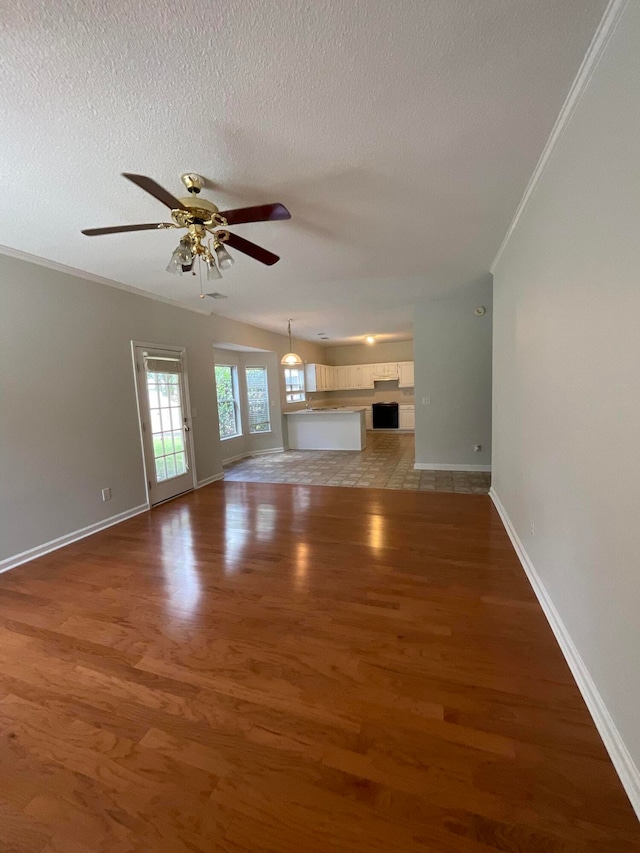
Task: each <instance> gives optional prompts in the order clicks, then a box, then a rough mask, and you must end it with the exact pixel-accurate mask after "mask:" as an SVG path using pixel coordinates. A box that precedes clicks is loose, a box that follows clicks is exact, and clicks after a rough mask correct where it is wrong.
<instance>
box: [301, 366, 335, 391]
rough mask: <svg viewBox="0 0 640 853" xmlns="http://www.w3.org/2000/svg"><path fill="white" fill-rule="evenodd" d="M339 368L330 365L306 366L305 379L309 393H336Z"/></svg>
mask: <svg viewBox="0 0 640 853" xmlns="http://www.w3.org/2000/svg"><path fill="white" fill-rule="evenodd" d="M336 370H337V368H335V367H330V366H329V365H328V364H305V367H304V377H305V382H306V389H307V391H309V392H311V391H335V389H336V388H337V387H338V386H337V384H336V378H335V372H336Z"/></svg>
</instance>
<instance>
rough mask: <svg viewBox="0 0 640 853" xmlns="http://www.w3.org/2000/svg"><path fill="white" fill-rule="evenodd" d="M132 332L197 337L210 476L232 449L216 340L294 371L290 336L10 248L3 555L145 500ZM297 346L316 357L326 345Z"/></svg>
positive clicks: (5, 264)
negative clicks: (227, 446)
mask: <svg viewBox="0 0 640 853" xmlns="http://www.w3.org/2000/svg"><path fill="white" fill-rule="evenodd" d="M132 340H137V341H144V342H147V343H155V344H165V345H174V346H184V347H186V350H187V359H188V370H189V387H190V396H191V404H192V406H193V407H194V408H195V409H196V411H197V416H196V417H194V419H193V438H194V444H195V464H196V470H197V476H198V479H199V480H205V479H207V478H209V477H213V476H216V475H217V474H219V473H221V471H222V459H223V457H224V455H225V453H224V448H223V446H222V445H221V442H220V440H219V436H218V420H217V412H216V403H215V380H214V356H213V345H214V342H233V343H236V344H242V345H244V346H250V347H258V348H263V349H265V350H269V351H271V352H272V353H275V355H273V354H272V355H271V356H270V359H271V371H270V373H272V374H273V373H275V374H276V375H277V377H278V378H277V385H276V386H275V388H276V389H277V388H278V386H280V385H281V383H282V382H283V377H282V372H281V370H279V365H278V363H277V362H278V360H279V358H280V357H281V356H282V355H283V354H284V353H285V352H286V351H287V350H288V341H287V338H286V336H282V335H276V334H273V333H270V332H265V331H263V330H261V329H256V328H254V327H252V326H248V325H246V324H243V323H237V322H234V321H230V320H226V319H225V318H222V317H219V316H215V315H204V314H198V313H195V312H192V311H187V310H184V309H181V308H177V307H174V306H172V305H168V304H165V303H162V302H159V301H156V300H152V299H148V298H145V297H144V296H139V295H136V294H133V293H129V292H127V291H124V290H121V289H118V288H115V287H109V286H106V285H104V284H98V283H96V282H93V281H88V280H86V279H82V278H78V277H76V276H74V275H70V274H68V273H65V272H60V271H57V270H53V269H49V268H47V267H44V266H41V265H37V264H33V263H28V262H26V261H24V260H17V259H15V258H11V257H8V256H0V364H1V365H2V369H1V370H0V383H1V384H0V392H1V394H0V565H1V561H2V560H7V559H8V558H10V557H13V556H14V555H16V554H18V553H21V552H23V551H25V550H28V549H31V548H34V547H38V546H41V545H43V544H44V543H46V542H49V541H51V540H53V539H56V538H57V537H61V536H66V535H69V534H71V533H73V532H74V531H77V530H80V529H81V528H84V527H87V526H89V525H92V524H96V523H99V522H101V521H103V520H105V519H107V518H109V517H111V516H114V515H117V514H119V513H122V512H126V511H129V510H131V509H132V508H134V507H137V506H140V505H142V504H144V502H145V500H146V493H145V483H144V473H143V471H144V469H143V465H142V454H141V449H140V436H139V428H138V418H137V408H136V396H135V385H134V379H133V369H132V359H131V341H132ZM295 347H296V349H297V350H298V351H299V352H300V354H301V355H302V356H303V357H304V358H306V359H308V360H316V359H318V358H319V356H320V355H321V352H322V351H321V348H320V347H319V346H317V345H315V344H309V343H307V342H302V341H297V340H296V342H295ZM277 403H278V407H277V409H278V411H277V413H276V414H275V415H274V424H276V425H277V424H279V428H280V433H279V435H276V436H275V437H276V439H277V440H279V443H280V445H282V442H283V441H284V440H286V437H285V436H283V435H282V430H283V427H282V421H283V420H284V418H282V417H280V412H279V408H280V396H279V394H278V400H277ZM107 486H108V487H109V488H111V492H112V499H111V500H110V501H108V502H106V503H105V502H103V501H102V498H101V494H100V492H101V489H102V488H104V487H107Z"/></svg>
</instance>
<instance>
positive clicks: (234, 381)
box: [214, 364, 244, 441]
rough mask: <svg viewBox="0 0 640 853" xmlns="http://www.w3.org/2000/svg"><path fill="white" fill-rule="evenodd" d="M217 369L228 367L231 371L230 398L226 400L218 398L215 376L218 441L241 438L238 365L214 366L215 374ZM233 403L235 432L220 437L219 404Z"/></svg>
mask: <svg viewBox="0 0 640 853" xmlns="http://www.w3.org/2000/svg"><path fill="white" fill-rule="evenodd" d="M219 367H228V368H229V370H231V389H232V397H231V398H229V399H226V400H220V396H219V394H218V388H219V385H218V377H217V375H216V406H217V410H218V437H219V438H220V441H229V440H230V439H232V438H242V436H243V435H244V433H243V431H242V412H241V409H240V386H239V381H238V365H237V364H215V365H214V368H215V370H216V372H217V370H218V368H219ZM221 402H222V403H233V413H234V416H235V425H236V431H235V433H234V434H233V435H221V433H220V428H221V423H222V422H221V420H220V403H221Z"/></svg>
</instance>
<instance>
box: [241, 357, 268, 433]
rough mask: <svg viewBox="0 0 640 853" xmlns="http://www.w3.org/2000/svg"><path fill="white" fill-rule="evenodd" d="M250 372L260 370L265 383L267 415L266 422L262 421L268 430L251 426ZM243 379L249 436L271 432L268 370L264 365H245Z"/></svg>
mask: <svg viewBox="0 0 640 853" xmlns="http://www.w3.org/2000/svg"><path fill="white" fill-rule="evenodd" d="M250 370H262V371H263V373H264V377H265V381H264V390H265V401H264V402H265V411H266V413H267V418H268V420H266V421H263V423H266V424H267V425H268V429H253V427H252V424H251V398H250V397H249V377H248V373H249V371H250ZM244 379H245V383H246V395H247V410H248V424H247V426H248V429H249V435H266V434H267V433H270V432H272V426H271V401H270V397H269V369H268V368H267V366H266V365H264V364H246V365H245V368H244Z"/></svg>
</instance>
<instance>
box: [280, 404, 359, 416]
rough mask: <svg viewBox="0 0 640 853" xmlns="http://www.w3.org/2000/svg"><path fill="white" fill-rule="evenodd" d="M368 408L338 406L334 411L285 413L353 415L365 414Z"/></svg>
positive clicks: (316, 410) (303, 410)
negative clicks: (356, 413)
mask: <svg viewBox="0 0 640 853" xmlns="http://www.w3.org/2000/svg"><path fill="white" fill-rule="evenodd" d="M366 408H367V407H366V406H338V407H336V408H333V409H332V408H327V409H296V411H295V412H285V415H351V414H353V413H354V412H364V411H366Z"/></svg>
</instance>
